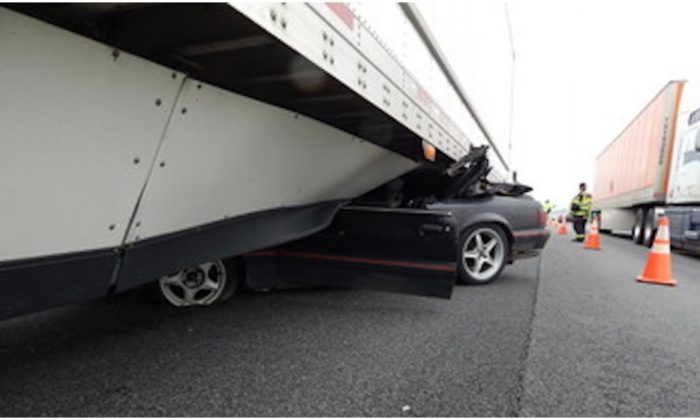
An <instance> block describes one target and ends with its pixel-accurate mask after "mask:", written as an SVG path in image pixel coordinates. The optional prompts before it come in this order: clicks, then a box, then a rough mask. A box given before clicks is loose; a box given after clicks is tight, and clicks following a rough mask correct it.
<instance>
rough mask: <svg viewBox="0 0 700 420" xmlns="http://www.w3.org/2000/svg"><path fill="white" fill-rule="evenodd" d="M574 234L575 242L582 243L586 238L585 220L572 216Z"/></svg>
mask: <svg viewBox="0 0 700 420" xmlns="http://www.w3.org/2000/svg"><path fill="white" fill-rule="evenodd" d="M574 232H576V240H579V241H583V240H584V239H585V238H586V218H585V217H581V216H574Z"/></svg>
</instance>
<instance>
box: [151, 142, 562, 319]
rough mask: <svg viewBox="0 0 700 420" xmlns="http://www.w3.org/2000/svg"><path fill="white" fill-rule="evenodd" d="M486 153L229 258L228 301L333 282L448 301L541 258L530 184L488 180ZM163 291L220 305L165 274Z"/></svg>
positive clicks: (431, 170) (423, 173) (418, 175)
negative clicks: (283, 240) (241, 293)
mask: <svg viewBox="0 0 700 420" xmlns="http://www.w3.org/2000/svg"><path fill="white" fill-rule="evenodd" d="M486 150H487V149H486V148H485V147H481V148H473V149H472V150H471V152H470V153H469V154H468V155H467V156H465V157H464V158H463V159H462V160H460V161H459V162H456V163H449V162H446V163H443V164H439V163H438V164H427V165H424V166H423V167H420V168H418V169H416V170H414V171H412V172H410V173H408V174H406V175H404V176H401V177H400V178H397V179H395V180H393V181H391V182H389V183H387V184H385V185H382V186H381V187H379V188H377V189H375V190H374V191H371V192H370V193H368V194H366V195H364V196H362V197H360V198H358V199H356V200H354V201H353V202H350V203H348V204H347V205H345V206H343V207H342V208H341V209H340V210H339V211H338V212H337V213H336V215H335V217H334V218H333V221H332V223H331V224H330V225H329V226H328V227H326V228H325V229H323V230H322V231H321V232H318V233H316V234H313V235H310V236H308V237H306V238H304V239H301V240H297V241H294V242H291V243H287V244H285V245H282V246H278V247H276V248H273V249H267V250H263V251H258V252H253V253H250V254H247V255H245V256H244V257H239V258H238V259H236V260H230V261H224V262H223V263H221V264H219V265H218V266H217V267H218V271H217V273H218V272H224V273H226V272H228V274H229V275H228V276H225V277H228V286H227V289H228V292H223V293H221V294H220V296H221V299H223V298H225V297H227V296H229V295H230V292H231V290H232V288H233V287H240V286H241V285H244V286H246V287H247V288H250V289H255V290H270V289H272V288H275V287H280V286H281V285H315V286H318V285H331V286H337V287H346V288H365V289H378V290H387V291H394V292H403V293H412V294H419V295H424V296H435V297H443V298H447V297H449V296H450V295H451V292H452V288H453V286H454V284H455V281H459V282H461V283H472V284H486V283H489V282H491V281H492V280H494V279H495V278H497V277H498V275H499V274H500V273H501V271H502V270H503V268H504V267H505V265H506V264H509V263H512V262H514V261H515V260H517V259H519V258H525V257H532V256H535V255H537V254H538V253H539V252H540V251H541V250H542V248H543V247H544V245H545V243H546V242H547V239H548V237H549V232H548V231H547V229H546V228H545V223H546V214H545V213H544V211H543V209H542V206H541V205H540V204H539V203H538V202H537V201H535V200H533V199H532V198H531V197H530V196H528V195H527V194H526V193H527V192H529V191H530V190H531V189H530V188H529V187H527V186H524V185H521V184H510V183H493V182H489V181H488V180H487V179H488V178H487V175H488V172H489V170H490V167H489V164H488V159H487V158H486ZM210 265H211V264H210ZM201 271H203V270H198V269H197V268H193V269H191V270H189V271H187V273H195V272H201ZM204 271H206V272H210V271H212V267H211V266H208V268H207V269H206V270H204ZM214 271H216V270H214ZM175 276H179V277H182V274H181V273H179V274H178V273H176V274H175ZM159 284H160V292H161V293H162V295H163V296H164V297H165V298H166V300H167V301H169V302H170V303H172V304H175V305H178V306H189V305H192V304H209V303H213V302H214V301H216V300H219V299H220V298H219V296H217V297H216V298H212V299H210V300H203V299H199V300H198V301H197V302H187V301H185V300H184V296H186V294H184V293H179V294H177V293H175V294H174V293H173V290H170V289H171V288H172V287H173V286H172V285H173V284H176V286H175V287H177V288H179V289H183V288H186V287H187V284H188V283H187V282H184V283H183V282H179V283H178V282H173V281H172V280H171V277H165V278H163V279H161V280H160V282H159ZM183 284H184V286H183ZM180 292H182V291H181V290H180ZM178 296H182V297H178ZM200 302H205V303H200Z"/></svg>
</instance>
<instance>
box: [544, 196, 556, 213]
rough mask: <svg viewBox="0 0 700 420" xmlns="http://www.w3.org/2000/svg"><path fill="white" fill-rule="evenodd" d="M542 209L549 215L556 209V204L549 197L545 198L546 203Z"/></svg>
mask: <svg viewBox="0 0 700 420" xmlns="http://www.w3.org/2000/svg"><path fill="white" fill-rule="evenodd" d="M542 209H543V210H544V212H545V213H547V215H549V214H550V213H551V212H552V210H554V204H552V203H550V202H549V199H547V200H544V204H543V205H542Z"/></svg>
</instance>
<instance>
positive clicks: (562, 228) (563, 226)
mask: <svg viewBox="0 0 700 420" xmlns="http://www.w3.org/2000/svg"><path fill="white" fill-rule="evenodd" d="M559 234H560V235H568V234H569V229H567V228H566V220H564V221H563V222H562V223H560V224H559Z"/></svg>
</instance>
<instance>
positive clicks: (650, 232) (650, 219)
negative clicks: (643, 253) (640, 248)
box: [642, 209, 656, 248]
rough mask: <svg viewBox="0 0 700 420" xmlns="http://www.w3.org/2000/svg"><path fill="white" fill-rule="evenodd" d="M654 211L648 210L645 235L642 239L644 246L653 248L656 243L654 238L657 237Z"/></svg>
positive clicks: (645, 218) (645, 220)
mask: <svg viewBox="0 0 700 420" xmlns="http://www.w3.org/2000/svg"><path fill="white" fill-rule="evenodd" d="M654 216H655V213H654V209H648V210H647V213H646V215H645V216H644V235H643V238H642V245H644V246H646V247H647V248H648V247H651V244H652V243H653V242H654V236H655V235H656V220H654V219H655V217H654Z"/></svg>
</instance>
